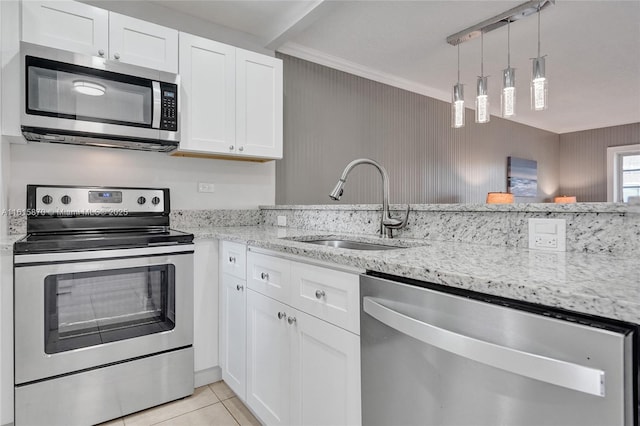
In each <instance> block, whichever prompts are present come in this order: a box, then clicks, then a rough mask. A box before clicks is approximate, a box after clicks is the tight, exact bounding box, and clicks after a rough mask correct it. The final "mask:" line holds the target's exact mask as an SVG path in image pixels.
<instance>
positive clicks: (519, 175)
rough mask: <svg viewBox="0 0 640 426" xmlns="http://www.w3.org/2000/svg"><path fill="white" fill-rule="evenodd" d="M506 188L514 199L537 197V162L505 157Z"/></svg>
mask: <svg viewBox="0 0 640 426" xmlns="http://www.w3.org/2000/svg"><path fill="white" fill-rule="evenodd" d="M507 187H508V188H509V192H510V193H512V194H513V195H514V196H516V197H536V196H537V195H538V162H537V161H534V160H525V159H523V158H517V157H507Z"/></svg>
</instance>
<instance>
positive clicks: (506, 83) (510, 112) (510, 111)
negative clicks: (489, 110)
mask: <svg viewBox="0 0 640 426" xmlns="http://www.w3.org/2000/svg"><path fill="white" fill-rule="evenodd" d="M500 111H501V112H502V116H503V117H504V118H509V117H513V116H514V115H516V70H515V69H513V68H511V19H509V22H508V23H507V68H505V69H504V70H502V94H501V96H500Z"/></svg>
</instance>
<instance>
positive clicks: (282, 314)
mask: <svg viewBox="0 0 640 426" xmlns="http://www.w3.org/2000/svg"><path fill="white" fill-rule="evenodd" d="M286 317H287V314H286V313H285V312H278V319H282V318H286Z"/></svg>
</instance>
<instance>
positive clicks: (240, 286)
mask: <svg viewBox="0 0 640 426" xmlns="http://www.w3.org/2000/svg"><path fill="white" fill-rule="evenodd" d="M243 288H244V286H243V285H240V284H238V285H237V286H236V290H238V291H241V290H242V289H243Z"/></svg>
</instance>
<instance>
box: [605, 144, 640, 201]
mask: <svg viewBox="0 0 640 426" xmlns="http://www.w3.org/2000/svg"><path fill="white" fill-rule="evenodd" d="M630 154H640V144H632V145H621V146H610V147H608V148H607V201H608V202H613V203H621V202H622V157H623V156H625V155H630Z"/></svg>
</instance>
